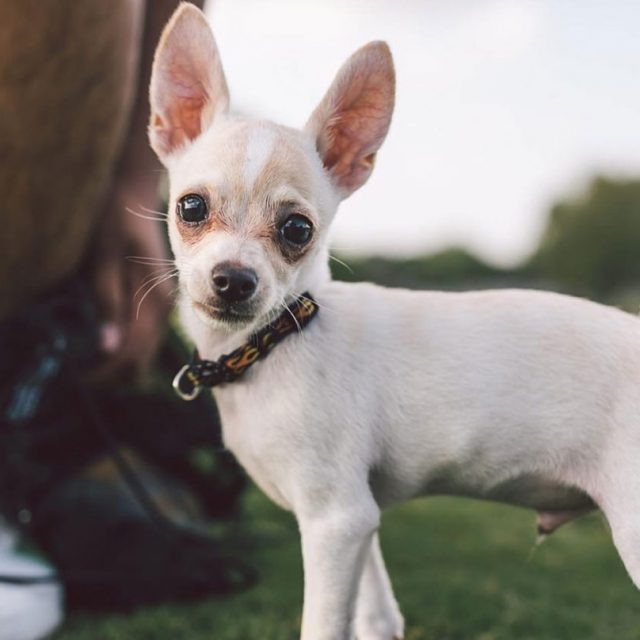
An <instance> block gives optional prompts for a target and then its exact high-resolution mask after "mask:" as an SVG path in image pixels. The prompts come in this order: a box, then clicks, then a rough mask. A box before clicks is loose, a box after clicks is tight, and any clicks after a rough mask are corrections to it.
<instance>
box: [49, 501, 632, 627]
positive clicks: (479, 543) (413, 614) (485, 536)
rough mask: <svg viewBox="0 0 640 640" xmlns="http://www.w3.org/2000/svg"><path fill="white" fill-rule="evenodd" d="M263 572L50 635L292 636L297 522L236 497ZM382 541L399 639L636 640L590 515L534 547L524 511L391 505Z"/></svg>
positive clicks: (618, 574) (602, 531) (71, 623)
mask: <svg viewBox="0 0 640 640" xmlns="http://www.w3.org/2000/svg"><path fill="white" fill-rule="evenodd" d="M245 508H246V517H247V524H248V526H249V527H250V528H251V529H252V530H253V531H254V532H255V534H256V536H257V544H256V549H255V551H254V555H255V564H256V565H257V566H258V567H259V570H260V572H261V575H262V578H261V580H260V582H259V583H258V585H257V586H256V587H254V588H253V589H251V590H249V591H247V592H245V593H243V594H241V595H238V596H233V597H229V598H224V599H219V600H212V601H208V602H202V603H198V604H193V605H186V606H184V605H183V606H164V607H159V608H155V609H148V610H143V611H139V612H138V613H136V614H134V615H131V616H108V617H72V618H71V619H69V620H68V622H67V624H66V625H65V626H64V627H63V628H62V629H61V630H60V631H59V633H58V634H56V635H55V640H165V639H166V640H183V639H184V640H205V639H206V640H212V639H215V640H253V639H260V640H297V638H298V634H297V630H298V625H299V622H300V611H301V604H302V567H301V561H300V549H299V543H298V533H297V528H296V525H295V522H294V521H293V519H292V517H291V516H290V515H289V514H286V513H284V512H282V511H280V510H279V509H277V508H276V507H274V506H272V505H271V504H270V503H268V502H267V500H266V499H265V498H263V497H262V496H261V495H259V494H258V493H257V491H255V490H252V491H251V492H249V493H248V494H247V496H246V499H245ZM381 535H382V546H383V551H384V553H385V555H386V558H387V564H388V566H389V571H390V573H391V577H392V580H393V583H394V585H395V590H396V595H397V596H398V599H399V602H400V606H401V608H402V610H403V612H404V615H405V618H406V621H407V634H406V638H407V640H445V639H446V640H515V639H517V640H532V639H534V638H535V639H536V640H541V639H543V640H560V639H563V640H564V639H566V640H591V639H602V640H614V639H615V640H637V639H638V638H640V594H638V593H637V592H636V590H635V588H634V587H633V586H632V584H631V582H630V580H629V578H628V577H627V575H626V573H625V571H624V569H623V567H622V564H621V562H620V560H619V559H618V556H617V555H616V552H615V550H614V548H613V545H612V543H611V540H610V538H609V533H608V531H607V528H606V525H605V524H604V521H603V519H602V517H601V516H600V515H597V514H594V515H590V516H588V517H585V518H583V519H581V520H578V521H576V522H573V523H569V524H568V525H566V526H565V527H564V528H562V529H560V530H559V531H558V532H556V533H555V534H554V535H553V536H551V537H550V538H549V539H548V540H546V541H545V542H544V543H543V544H542V545H541V546H539V547H537V548H536V549H535V551H534V550H533V548H534V541H535V532H534V516H533V513H532V512H529V511H525V510H522V509H517V508H513V507H503V506H500V505H494V504H485V503H480V502H473V501H469V500H462V499H449V498H446V499H445V498H432V499H428V500H426V499H425V500H418V501H415V502H413V503H411V504H408V505H404V506H402V507H400V508H397V509H395V510H394V511H392V512H390V513H388V514H386V515H385V517H384V522H383V528H382V534H381Z"/></svg>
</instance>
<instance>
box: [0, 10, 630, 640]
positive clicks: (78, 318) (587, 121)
mask: <svg viewBox="0 0 640 640" xmlns="http://www.w3.org/2000/svg"><path fill="white" fill-rule="evenodd" d="M196 3H198V2H197V0H196ZM176 5H177V2H176V1H174V0H146V2H145V1H144V0H112V2H111V3H109V4H107V3H102V2H100V1H99V0H82V2H81V3H78V2H77V0H25V2H24V3H18V2H17V1H16V0H0V188H2V191H3V194H4V197H5V199H6V203H5V207H4V208H3V209H2V210H0V217H1V218H2V222H3V225H4V233H3V234H1V235H0V514H1V516H2V518H3V520H2V519H0V640H18V639H19V640H35V639H36V638H40V637H44V634H45V633H48V632H49V631H50V630H51V629H53V628H54V627H56V626H58V631H56V632H55V633H54V636H53V637H54V638H55V639H56V640H124V639H126V640H137V639H141V640H142V639H144V640H165V639H166V640H175V639H176V638H188V639H189V640H200V639H202V640H204V639H210V638H216V640H253V639H257V638H260V640H283V639H284V640H296V638H298V628H299V624H300V611H301V603H302V567H301V559H300V548H299V540H298V531H297V527H296V523H295V522H294V520H293V518H292V517H291V516H290V515H289V514H286V513H284V512H282V511H280V510H279V509H277V508H276V507H274V506H273V505H271V504H270V503H269V502H268V501H267V500H266V498H264V497H263V496H262V495H261V494H260V493H259V492H258V491H257V490H256V489H255V488H254V487H253V486H251V484H250V483H249V482H248V481H247V480H246V478H245V476H244V475H243V473H242V472H241V471H240V470H239V469H238V468H237V466H236V465H235V463H234V461H233V460H232V459H231V457H230V456H229V455H228V454H227V452H225V451H224V447H223V445H222V443H221V441H220V433H219V424H218V422H217V419H216V417H215V416H216V414H215V407H214V406H212V404H211V403H209V402H207V401H206V400H205V399H204V398H202V399H201V400H202V402H200V403H193V404H192V405H189V406H188V407H187V406H185V404H184V403H179V402H177V401H176V400H175V398H173V395H172V393H171V389H170V381H171V378H172V376H173V374H174V372H175V371H176V368H177V367H179V366H180V365H181V364H182V363H183V362H185V359H186V358H188V353H189V345H188V344H187V343H186V342H185V339H184V336H183V335H182V332H181V330H180V327H179V326H178V325H177V323H176V322H175V319H173V318H171V316H170V311H169V307H170V304H169V301H170V300H171V293H172V291H171V287H170V286H167V284H168V282H169V279H170V276H167V274H168V273H169V267H168V266H167V265H168V264H169V263H168V262H166V261H167V260H168V254H167V253H166V246H165V242H164V240H163V237H164V234H165V229H164V223H163V221H162V219H158V217H160V218H161V217H162V212H163V211H164V206H165V205H163V204H161V202H162V198H163V197H165V194H163V192H162V184H160V185H159V184H158V179H159V177H160V176H161V175H162V173H161V170H160V167H159V166H158V164H157V163H156V161H155V158H153V156H152V154H151V153H150V152H149V150H148V146H147V142H146V133H145V127H146V121H147V117H148V105H147V97H146V86H147V83H148V72H149V65H150V60H151V57H150V56H151V53H152V52H153V49H154V48H155V44H156V42H157V38H158V34H159V30H160V29H161V27H162V25H163V24H164V23H165V22H166V20H167V18H168V16H169V15H170V13H171V12H172V11H173V9H174V8H175V6H176ZM131 7H135V9H132V8H131ZM204 10H205V12H206V14H207V16H208V17H209V19H210V21H211V23H212V26H213V30H214V33H215V36H216V39H217V42H218V46H219V49H220V52H221V56H222V61H223V65H224V68H225V72H226V75H227V79H228V82H229V86H230V92H231V99H232V107H233V108H234V109H235V110H237V111H240V112H243V113H245V114H249V115H256V116H259V117H266V118H271V119H274V120H276V121H278V122H281V123H283V124H286V125H290V126H294V127H299V126H302V125H303V124H304V122H305V121H306V119H307V117H308V115H309V114H310V113H311V111H312V109H313V108H314V107H315V105H316V104H317V102H318V101H319V100H320V98H321V97H322V95H323V94H324V91H325V90H326V89H327V87H328V86H329V84H330V82H331V80H332V79H333V76H334V74H335V72H336V71H337V69H338V68H339V66H340V65H341V64H342V62H343V61H344V60H345V59H346V58H347V57H348V56H349V55H350V54H351V53H352V52H353V51H354V50H355V49H357V48H358V47H360V46H362V45H363V44H364V43H366V42H367V41H369V40H374V39H383V40H386V41H387V42H388V43H389V44H390V46H391V49H392V52H393V55H394V58H395V64H396V70H397V79H398V81H397V105H396V111H395V115H394V120H393V123H392V126H391V130H390V133H389V136H388V138H387V140H386V142H385V144H384V146H383V148H382V150H381V152H380V153H379V156H378V159H377V166H376V169H375V171H374V173H373V176H372V178H371V180H370V181H369V183H368V184H367V185H366V186H365V187H364V188H363V189H361V190H360V191H358V192H356V193H355V194H354V195H353V196H352V197H350V198H349V199H348V200H347V201H345V202H344V203H343V205H342V206H341V208H340V211H339V213H338V216H337V218H336V221H335V223H334V228H333V240H332V242H333V250H332V253H333V255H334V256H335V257H336V258H337V260H336V261H332V269H333V271H334V275H335V277H337V278H340V279H344V280H354V281H355V280H371V281H374V282H378V283H381V284H385V285H390V286H402V287H411V288H434V289H447V290H463V289H469V288H491V287H514V286H515V287H532V288H543V289H552V290H558V291H562V292H565V293H571V294H575V295H580V296H585V297H589V298H592V299H596V300H599V301H602V302H605V303H607V304H613V305H617V306H620V307H623V308H625V309H627V310H629V311H631V312H634V313H636V312H637V311H638V310H640V252H639V251H638V247H640V122H639V120H640V118H639V114H640V80H639V78H640V26H639V25H640V4H639V3H638V2H635V1H631V0H609V1H607V2H605V1H604V0H584V1H582V2H557V1H553V0H456V1H455V2H451V1H447V0H402V1H399V0H395V1H394V0H211V1H209V2H206V3H205V6H204ZM101 25H102V26H101ZM104 25H111V27H113V30H112V31H110V32H109V33H107V31H106V27H105V26H104ZM94 29H95V31H93V30H94ZM78 34H84V36H83V38H80V39H79V37H78ZM97 34H102V35H97ZM109 34H110V35H109ZM76 41H77V42H80V43H81V44H82V46H80V45H78V47H77V49H76V50H75V51H74V50H73V47H71V46H69V43H71V44H73V42H76ZM130 43H134V44H135V47H133V48H134V49H135V48H136V47H137V48H138V49H139V50H140V51H139V54H136V55H133V54H131V55H129V53H128V49H127V46H128V44H130ZM63 45H64V46H63ZM87 51H91V52H92V53H91V55H88V54H87ZM134 53H135V52H134ZM138 55H139V57H138ZM57 62H59V63H60V64H59V66H56V63H57ZM92 65H93V66H92ZM85 67H86V74H85V75H83V74H84V71H83V70H84V69H85ZM136 70H137V71H136ZM132 79H135V82H134V81H133V80H132ZM125 81H131V82H132V84H133V85H134V88H133V89H131V91H130V94H127V95H125V94H126V92H125V91H123V92H122V96H120V98H119V100H120V102H117V101H114V105H113V112H112V113H111V114H108V113H106V112H105V111H104V109H102V111H101V110H100V108H99V107H100V105H102V104H103V103H104V102H105V99H104V97H105V96H115V95H116V94H118V90H119V88H120V87H121V86H123V85H124V84H125ZM48 92H49V93H48ZM58 94H60V95H58ZM52 96H53V97H54V99H53V100H52ZM58 98H59V99H58ZM96 98H97V99H96ZM107 102H108V101H107ZM116 102H117V104H116ZM105 108H106V107H105ZM98 112H100V117H97V116H96V115H95V114H97V113H98ZM119 114H120V115H119ZM122 114H125V115H126V117H124V115H122ZM94 116H95V117H94ZM120 116H122V117H120ZM119 119H120V120H122V122H120V120H119ZM116 121H118V122H119V124H118V122H116ZM83 123H85V124H86V132H85V133H86V138H83V135H84V134H83V129H82V128H83V126H84V125H83ZM110 123H115V124H114V125H113V128H112V129H109V125H110ZM116 125H117V126H116ZM47 126H48V127H49V131H53V132H54V133H51V134H50V135H51V137H50V138H49V137H46V136H45V135H44V133H46V132H47V130H46V127H47ZM87 132H88V133H87ZM43 141H44V142H43ZM114 141H117V142H118V144H116V143H115V142H114ZM45 143H46V144H45ZM98 143H99V144H98ZM100 145H102V146H100ZM74 149H76V150H78V154H77V156H74V155H73V153H72V152H73V150H74ZM102 157H104V158H105V159H106V160H105V162H104V163H102V164H104V165H106V167H107V168H106V169H105V168H104V167H102V168H100V167H101V166H102V165H101V164H100V162H99V160H100V158H102ZM81 170H85V171H86V172H87V173H86V175H87V176H88V177H89V178H92V179H93V178H95V179H96V180H97V178H96V176H98V177H99V176H100V175H102V174H104V175H105V176H107V175H109V176H111V175H113V179H112V180H111V179H107V178H104V180H103V182H104V184H102V183H101V184H102V186H99V188H98V187H96V188H95V189H94V191H95V193H94V192H91V193H88V192H87V193H84V192H83V191H82V189H81V187H82V186H83V185H84V184H85V180H84V179H81V178H80V177H79V175H80V174H79V172H80V171H81ZM103 177H104V176H103ZM100 194H102V195H100ZM43 202H46V203H47V209H46V212H47V215H46V216H43V215H42V211H43V205H42V203H43ZM56 206H58V209H59V210H57V211H56ZM74 207H75V208H74ZM73 211H75V213H73ZM130 211H133V212H134V215H131V213H130ZM16 212H17V213H18V214H19V215H16ZM56 216H57V217H56ZM93 217H95V220H94V221H93V222H91V224H89V222H87V220H88V219H91V220H93ZM149 217H151V218H155V219H148V218H149ZM74 220H76V222H77V220H81V221H82V224H80V225H79V226H78V225H77V224H76V223H74ZM47 223H49V224H50V226H51V229H50V230H49V231H47V232H46V233H44V232H43V233H42V234H41V237H39V236H38V233H37V232H38V231H39V229H40V228H43V229H44V228H45V227H46V224H47ZM21 225H22V226H21ZM83 225H84V226H83ZM61 230H62V233H61ZM45 231H46V229H45ZM74 234H75V238H76V239H75V240H74V241H73V242H72V241H71V240H69V239H70V238H72V237H73V236H74ZM52 247H60V250H59V252H58V253H59V255H57V256H56V255H53V254H54V253H55V252H54V251H53V250H51V251H49V249H50V248H52ZM49 253H51V254H52V257H51V260H50V261H49V262H47V260H46V256H47V255H48V254H49ZM34 265H35V266H34ZM34 274H35V275H34ZM54 275H55V277H54ZM105 285H106V286H105ZM154 287H155V288H154ZM143 296H144V300H141V299H140V298H141V297H143ZM142 302H144V304H142ZM42 335H45V338H44V339H42V338H41V336H42ZM61 336H63V337H64V339H65V340H67V339H68V344H69V345H71V347H73V348H71V347H69V348H68V349H66V347H65V349H66V350H64V349H63V351H62V352H61V351H60V349H59V344H60V337H61ZM63 342H64V340H63ZM65 344H67V343H65ZM56 345H57V346H56ZM140 345H142V346H140ZM78 354H80V355H78ZM52 363H53V364H52ZM96 366H97V367H98V371H97V375H96V370H95V368H96ZM69 371H71V372H72V375H70V376H69V375H67V373H68V372H69ZM78 372H80V374H78ZM78 377H80V378H82V380H80V381H79V382H78V381H77V380H76V378H78ZM70 380H71V382H69V381H70ZM131 470H132V471H133V476H134V477H133V485H134V487H133V490H132V486H131V484H132V483H131V477H130V475H131V474H130V471H131ZM127 474H129V479H128V480H127V477H126V476H127ZM138 481H140V482H141V484H142V486H143V491H142V493H141V492H140V491H137V490H135V485H136V484H137V483H138ZM148 499H150V500H151V503H152V508H151V509H149V505H148V504H146V501H147V500H148ZM157 512H160V514H159V515H158V513H157ZM166 518H168V521H169V522H170V523H177V524H178V529H177V531H173V530H172V527H173V525H171V524H170V525H169V527H168V528H167V526H166V521H165V519H166ZM182 525H186V529H183V528H181V527H182ZM169 530H171V531H169ZM203 533H204V535H203ZM381 540H382V546H383V551H384V553H385V556H386V558H387V564H388V567H389V572H390V574H391V578H392V581H393V583H394V586H395V590H396V595H397V597H398V600H399V602H400V604H401V608H402V609H403V611H404V613H405V616H406V620H407V634H406V638H407V640H427V639H428V640H432V639H438V640H445V639H446V640H468V639H473V640H512V639H515V638H517V639H518V640H534V639H535V640H565V639H566V640H575V639H576V638H585V639H597V640H610V639H611V638H616V639H617V640H636V639H637V638H638V637H640V636H639V632H638V629H640V596H638V594H637V592H636V590H635V589H634V588H633V586H632V585H631V582H630V581H629V579H628V577H627V575H626V573H625V571H624V569H623V567H622V565H621V563H620V560H619V559H618V557H617V555H616V553H615V551H614V549H613V545H612V544H611V541H610V539H609V533H608V530H607V527H606V523H605V522H604V521H603V520H602V518H601V517H600V516H599V515H598V514H592V515H589V516H587V517H585V518H582V519H580V520H578V521H576V522H572V523H570V524H568V525H566V526H565V527H563V528H562V529H561V530H560V531H558V532H557V533H554V534H553V536H551V537H550V538H549V539H548V540H545V541H544V544H539V543H540V540H538V539H537V538H536V533H535V519H534V515H533V514H532V513H531V512H529V511H525V510H520V509H517V508H512V507H504V506H500V505H493V504H485V503H479V502H471V501H468V500H464V499H448V498H432V499H429V500H419V501H415V502H413V503H411V504H408V505H404V506H402V507H399V508H397V509H394V510H392V512H390V513H389V514H387V515H385V520H384V526H383V528H382V534H381ZM43 563H46V564H43ZM42 571H45V574H44V577H45V578H47V579H50V578H52V577H53V578H56V579H55V580H54V581H53V583H46V580H45V583H46V584H42V585H40V586H37V585H36V586H34V585H28V584H27V585H17V586H16V584H14V583H12V581H11V579H12V578H15V575H16V574H19V575H22V576H24V575H27V576H34V575H35V576H38V577H42V576H43V574H42ZM3 574H8V576H7V575H4V578H7V577H8V578H9V580H6V579H5V580H4V581H3ZM14 582H15V581H14ZM44 605H46V606H45V607H44V608H45V610H43V606H44ZM47 607H48V609H47ZM25 612H26V613H25ZM36 612H38V613H37V615H36ZM63 617H64V618H65V621H64V623H62V625H61V626H60V624H61V620H62V619H63ZM25 620H27V621H30V623H33V624H31V627H29V626H28V625H26V626H25V624H24V621H25ZM37 620H40V622H41V623H38V624H35V622H36V621H37ZM11 625H14V626H11ZM34 625H35V626H34ZM3 634H4V635H3Z"/></svg>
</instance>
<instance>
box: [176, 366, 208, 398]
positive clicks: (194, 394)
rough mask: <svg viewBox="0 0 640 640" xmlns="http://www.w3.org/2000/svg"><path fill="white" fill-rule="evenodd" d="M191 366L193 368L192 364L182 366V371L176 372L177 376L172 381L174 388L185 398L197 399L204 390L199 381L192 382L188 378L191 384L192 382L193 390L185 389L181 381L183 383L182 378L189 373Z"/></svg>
mask: <svg viewBox="0 0 640 640" xmlns="http://www.w3.org/2000/svg"><path fill="white" fill-rule="evenodd" d="M190 368H191V365H189V364H185V365H184V367H182V369H180V371H178V373H177V374H176V376H175V378H174V379H173V383H172V386H173V390H174V391H175V392H176V393H177V394H178V396H180V397H181V398H182V399H183V400H187V401H190V400H195V399H196V398H197V397H198V396H199V395H200V392H201V391H202V387H201V386H200V385H199V384H198V383H197V382H192V381H191V380H189V379H188V378H187V380H189V384H191V386H192V390H191V391H183V389H182V386H181V383H182V380H183V378H184V376H186V375H187V373H188V372H189V369H190Z"/></svg>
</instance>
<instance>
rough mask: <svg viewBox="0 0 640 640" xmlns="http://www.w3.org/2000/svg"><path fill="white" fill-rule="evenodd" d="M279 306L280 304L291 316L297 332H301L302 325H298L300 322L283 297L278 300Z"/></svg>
mask: <svg viewBox="0 0 640 640" xmlns="http://www.w3.org/2000/svg"><path fill="white" fill-rule="evenodd" d="M280 306H282V307H283V308H284V309H286V311H287V313H288V314H289V315H290V316H291V317H292V318H293V321H294V323H295V325H296V328H297V330H298V333H300V334H301V333H302V327H301V326H300V323H299V322H298V318H296V317H295V315H294V313H293V311H291V309H289V305H287V304H286V302H285V300H284V298H283V299H282V300H281V301H280Z"/></svg>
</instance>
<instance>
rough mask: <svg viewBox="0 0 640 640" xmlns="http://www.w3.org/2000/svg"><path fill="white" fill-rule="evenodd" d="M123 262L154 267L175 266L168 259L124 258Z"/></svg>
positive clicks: (174, 262)
mask: <svg viewBox="0 0 640 640" xmlns="http://www.w3.org/2000/svg"><path fill="white" fill-rule="evenodd" d="M124 259H125V260H127V261H128V262H133V263H135V264H142V265H145V266H151V267H153V266H155V265H158V266H160V265H167V266H169V265H176V264H177V263H176V261H175V260H170V259H169V258H152V257H150V256H125V257H124Z"/></svg>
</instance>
